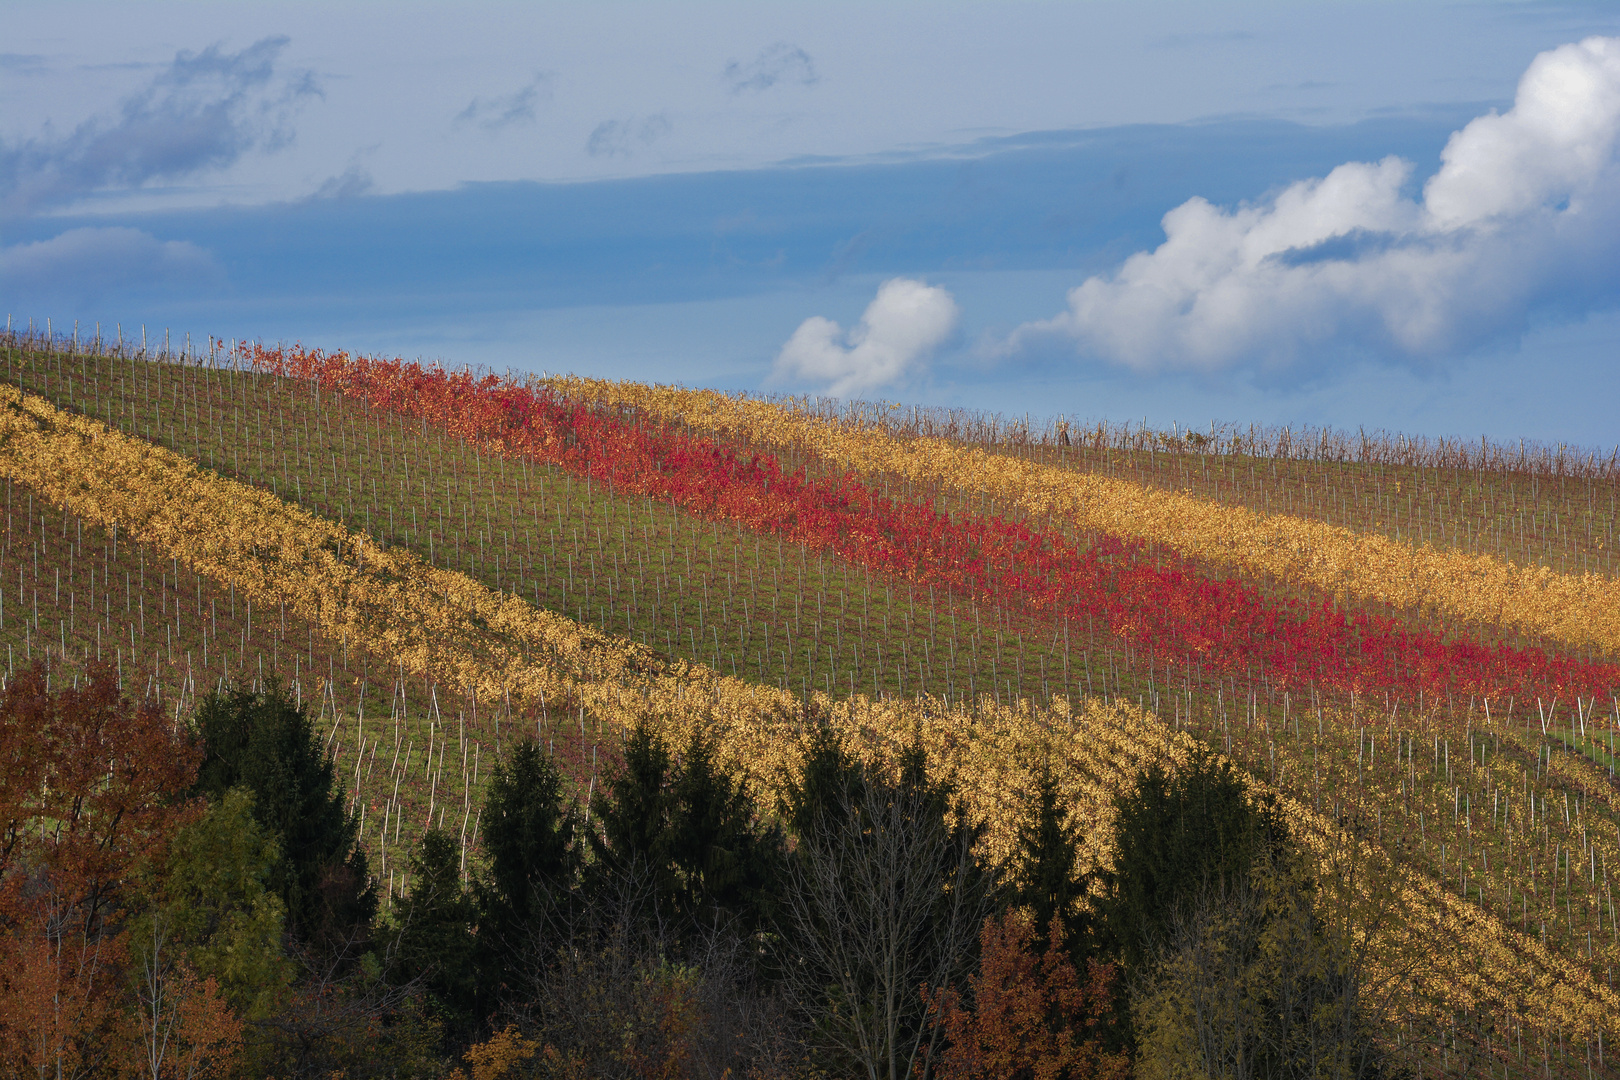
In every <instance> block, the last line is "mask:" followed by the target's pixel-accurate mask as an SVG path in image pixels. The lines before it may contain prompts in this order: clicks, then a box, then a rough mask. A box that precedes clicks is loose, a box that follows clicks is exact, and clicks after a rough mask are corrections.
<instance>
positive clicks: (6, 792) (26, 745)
mask: <svg viewBox="0 0 1620 1080" xmlns="http://www.w3.org/2000/svg"><path fill="white" fill-rule="evenodd" d="M197 760H198V755H197V751H196V749H195V748H194V747H193V746H192V745H191V743H190V740H189V739H188V738H187V737H186V736H185V735H184V734H183V733H181V732H178V731H176V730H175V729H174V727H173V725H172V724H171V723H170V722H169V721H168V720H166V719H165V718H164V716H163V715H162V713H161V712H159V711H158V710H157V709H155V708H141V709H137V708H135V707H134V706H132V705H131V704H130V703H129V702H128V701H126V700H124V699H123V698H122V697H121V696H120V695H119V693H118V687H117V681H116V678H115V676H114V674H113V673H112V671H111V670H110V669H108V668H107V667H106V666H101V667H100V668H99V669H98V670H96V671H95V672H94V673H93V674H92V676H91V677H90V679H89V681H88V682H87V683H86V684H84V685H82V686H80V687H77V688H72V687H69V688H62V689H58V690H56V691H54V692H52V691H51V690H50V689H49V688H48V683H47V676H46V674H45V672H44V670H43V668H41V667H39V666H38V665H36V666H35V667H34V668H33V669H31V670H29V671H25V672H21V673H19V674H18V675H17V676H16V677H15V678H13V679H12V680H11V682H10V685H9V686H7V687H6V689H5V691H4V693H3V694H0V1062H4V1063H6V1064H4V1065H3V1066H0V1075H6V1076H10V1075H19V1076H21V1075H34V1074H36V1073H41V1074H43V1073H44V1072H47V1071H48V1072H49V1073H50V1074H52V1075H55V1076H61V1077H71V1076H85V1075H103V1074H106V1073H107V1072H109V1071H111V1070H113V1069H115V1068H116V1067H117V1066H118V1064H120V1063H121V1059H126V1058H127V1056H128V1055H129V1054H130V1053H131V1051H132V1049H133V1044H136V1043H138V1040H139V1038H140V1036H139V1034H138V1031H139V1023H138V1021H137V1020H135V1018H134V1017H132V1016H131V1015H130V1011H129V1009H128V1008H127V1007H126V1006H127V1004H128V987H129V983H128V980H127V977H126V964H127V962H128V958H129V952H130V949H129V944H130V943H129V941H128V940H127V926H126V922H127V916H128V914H129V911H128V910H127V905H128V904H129V903H130V902H131V895H130V894H131V892H132V891H133V887H134V880H133V879H134V877H135V875H136V873H137V871H138V870H139V868H140V867H142V866H144V865H150V864H151V863H153V862H155V861H156V860H158V859H159V858H160V856H161V854H162V852H163V850H164V847H165V845H166V843H167V840H168V838H169V837H170V836H171V835H172V834H173V832H174V830H175V829H177V828H178V827H180V826H181V825H183V824H185V823H186V822H188V821H189V820H191V819H192V818H193V817H195V816H196V814H197V813H198V812H199V810H200V806H198V805H193V804H191V803H188V802H185V801H182V800H181V798H180V795H181V793H182V792H184V791H185V790H186V788H188V787H189V786H190V784H191V782H192V779H193V777H194V776H195V774H196V768H197Z"/></svg>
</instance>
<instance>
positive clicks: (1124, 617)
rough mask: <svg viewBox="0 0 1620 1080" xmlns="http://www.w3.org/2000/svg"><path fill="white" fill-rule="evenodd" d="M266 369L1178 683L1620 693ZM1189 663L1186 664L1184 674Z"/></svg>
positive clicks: (459, 401)
mask: <svg viewBox="0 0 1620 1080" xmlns="http://www.w3.org/2000/svg"><path fill="white" fill-rule="evenodd" d="M253 355H254V361H255V364H256V365H257V366H258V367H260V368H261V369H262V370H269V371H274V372H276V373H278V374H282V375H286V376H290V377H294V378H300V379H310V380H314V381H315V382H317V383H318V385H320V386H321V387H323V388H325V389H332V390H337V391H339V392H341V393H344V394H346V395H351V396H354V397H359V398H363V399H364V400H366V401H367V402H368V403H369V404H371V405H372V406H374V407H381V408H386V409H390V410H393V411H397V412H399V413H402V414H405V415H409V416H414V417H419V418H423V419H427V420H430V421H433V422H436V423H442V424H444V425H446V426H447V428H448V429H449V430H450V431H451V432H452V433H454V434H456V435H457V436H459V437H462V438H465V439H468V440H471V441H473V442H476V443H478V444H481V445H484V446H488V447H490V448H493V449H496V450H498V451H500V452H503V453H515V454H524V455H529V456H532V457H535V458H538V459H540V460H542V461H546V462H549V463H553V464H556V465H559V466H562V467H564V468H566V469H569V470H570V471H573V472H574V473H576V474H578V475H582V476H589V477H591V478H593V479H595V480H599V481H604V482H607V483H609V484H611V485H613V486H614V487H615V488H616V489H617V490H619V491H623V492H632V493H635V494H637V495H642V496H646V497H652V498H658V499H669V500H671V501H673V502H675V503H677V504H678V505H680V506H682V507H683V508H685V509H686V510H688V511H690V512H693V513H697V514H702V515H706V516H712V517H718V518H723V519H727V520H731V521H735V522H737V523H739V524H742V525H744V526H746V527H748V528H750V529H754V530H757V531H760V532H766V533H775V534H777V535H780V536H782V537H783V538H784V539H786V540H790V541H793V542H796V543H802V544H805V545H807V546H808V547H810V548H812V549H815V550H824V551H828V552H832V553H835V554H837V555H838V556H840V557H842V558H844V559H846V560H848V561H850V562H852V563H855V564H857V565H863V566H868V567H870V568H872V569H873V570H877V571H880V572H884V573H890V574H894V575H897V576H899V577H902V578H905V579H907V580H910V581H913V582H916V583H918V584H921V585H932V586H938V587H942V588H946V589H952V590H956V591H958V592H960V593H962V594H966V595H970V596H974V597H979V598H984V599H987V600H990V601H992V602H1000V603H1014V604H1021V605H1027V606H1028V607H1029V608H1030V609H1033V610H1034V611H1035V612H1037V613H1038V614H1040V615H1042V616H1044V617H1046V618H1049V619H1051V620H1054V621H1055V622H1056V623H1063V622H1065V621H1067V622H1068V623H1069V625H1070V627H1071V629H1074V630H1076V631H1078V630H1079V629H1081V628H1082V626H1083V627H1084V629H1086V630H1087V631H1088V632H1089V631H1092V630H1097V631H1101V632H1103V633H1104V635H1105V637H1106V636H1109V635H1112V636H1117V637H1118V638H1120V639H1122V640H1123V641H1124V642H1125V643H1127V644H1128V645H1129V646H1130V648H1131V649H1132V650H1133V652H1134V653H1135V654H1136V656H1137V657H1138V658H1145V659H1146V660H1147V661H1148V663H1149V664H1151V665H1152V667H1153V669H1154V670H1155V671H1161V672H1166V681H1167V682H1169V683H1171V684H1172V685H1173V684H1174V683H1176V682H1179V681H1181V679H1182V678H1183V677H1184V674H1185V677H1190V678H1192V679H1193V680H1194V681H1195V682H1196V681H1198V680H1199V678H1200V677H1201V676H1202V675H1203V674H1205V673H1209V674H1214V675H1233V676H1243V677H1244V678H1245V679H1247V680H1249V681H1251V682H1252V681H1253V680H1256V679H1258V678H1260V677H1262V676H1264V677H1265V678H1266V679H1267V680H1269V682H1270V683H1271V684H1272V685H1273V686H1275V687H1277V688H1279V689H1293V690H1294V691H1296V692H1300V691H1305V692H1309V691H1311V690H1320V691H1327V692H1341V693H1343V692H1356V693H1361V694H1367V693H1380V694H1387V695H1389V696H1391V697H1392V698H1396V699H1405V700H1407V701H1409V702H1413V701H1415V700H1416V699H1417V697H1418V695H1419V694H1420V693H1421V694H1424V695H1427V696H1428V697H1429V698H1430V699H1431V700H1432V699H1436V698H1440V697H1444V696H1446V695H1457V694H1461V695H1480V696H1484V697H1488V698H1501V697H1509V696H1514V697H1517V698H1519V699H1520V700H1522V701H1528V700H1531V699H1533V698H1535V697H1537V696H1541V697H1545V698H1549V699H1551V698H1554V697H1559V696H1562V697H1565V698H1566V699H1567V698H1568V697H1572V696H1578V697H1583V698H1584V697H1607V696H1609V695H1611V694H1613V693H1614V692H1615V691H1616V689H1617V688H1620V667H1617V666H1616V665H1613V664H1606V663H1596V662H1589V661H1584V660H1580V659H1577V658H1575V657H1572V656H1568V655H1559V654H1554V653H1548V652H1546V651H1544V650H1542V649H1538V648H1533V647H1531V648H1516V647H1513V646H1510V645H1507V644H1503V643H1495V642H1492V643H1481V642H1479V641H1475V640H1472V639H1470V638H1468V637H1466V636H1460V635H1447V634H1443V633H1439V632H1436V631H1434V630H1429V629H1412V628H1410V627H1408V626H1407V625H1405V624H1404V623H1402V622H1400V621H1398V620H1396V619H1393V618H1389V617H1386V616H1382V615H1377V614H1374V613H1371V612H1368V611H1365V610H1351V611H1346V610H1344V609H1341V608H1339V607H1336V606H1335V605H1334V603H1333V602H1332V601H1331V600H1329V599H1320V600H1316V601H1302V600H1295V599H1286V598H1282V599H1279V598H1274V597H1268V596H1266V595H1264V594H1263V593H1262V592H1261V591H1260V590H1259V589H1257V588H1255V587H1254V586H1252V585H1248V584H1245V583H1243V582H1240V581H1235V580H1230V579H1226V580H1222V579H1217V578H1214V577H1212V576H1210V575H1209V574H1208V573H1206V572H1204V571H1203V570H1202V569H1200V568H1198V567H1196V566H1195V565H1193V564H1192V563H1190V562H1189V561H1188V560H1186V559H1184V558H1182V557H1181V556H1180V555H1178V554H1177V553H1176V552H1174V551H1166V550H1154V549H1150V548H1148V547H1147V546H1146V545H1144V544H1143V543H1141V542H1139V541H1133V540H1124V539H1121V538H1118V537H1114V536H1108V535H1103V536H1098V537H1096V538H1094V539H1093V540H1092V541H1091V543H1090V545H1089V546H1086V547H1080V546H1077V545H1076V544H1075V543H1073V542H1072V541H1071V540H1070V539H1068V538H1067V537H1065V536H1062V535H1060V534H1058V533H1056V532H1052V531H1039V530H1035V529H1032V528H1030V526H1029V525H1028V524H1027V523H1024V522H1015V521H1007V520H1004V519H1002V518H999V517H995V516H990V517H982V516H971V515H958V516H954V517H953V516H952V515H950V514H948V513H945V512H942V511H940V510H939V509H936V508H935V506H933V505H931V504H925V503H919V502H910V501H904V500H899V499H892V498H889V497H887V496H885V495H882V494H880V493H879V492H877V491H876V490H874V489H873V488H871V487H869V486H867V485H866V484H864V483H863V482H861V480H859V479H858V478H856V477H855V476H853V475H846V476H843V477H842V478H838V479H830V478H826V479H810V478H808V477H806V475H805V474H804V471H803V470H799V471H796V472H794V473H791V474H788V473H785V472H784V471H783V469H782V467H781V464H780V462H779V461H778V460H777V459H776V458H775V457H774V456H773V455H771V454H768V453H754V452H745V451H741V450H738V449H736V448H733V447H730V446H726V445H722V444H719V443H716V442H714V441H712V440H709V439H705V438H701V437H697V436H693V435H691V434H688V433H685V432H683V431H680V430H677V429H676V428H673V427H669V426H663V425H652V424H648V423H646V422H645V421H644V419H643V418H642V417H639V416H637V415H634V414H630V413H625V412H620V411H619V410H609V409H602V408H599V407H596V406H594V405H592V404H591V403H588V402H583V401H579V400H574V399H570V398H566V397H563V396H561V395H559V394H557V393H555V392H553V391H551V390H549V389H546V388H538V389H537V388H532V387H528V386H523V385H519V384H516V383H513V382H510V381H505V380H501V379H498V378H496V377H495V376H493V375H490V376H485V377H483V378H475V377H473V376H472V375H471V374H470V373H467V372H446V371H444V370H442V369H439V368H426V367H423V366H422V365H420V364H406V363H403V362H401V361H397V360H396V361H379V360H369V359H363V358H353V357H350V356H348V355H347V354H345V353H333V354H326V353H322V352H319V351H315V352H306V351H303V350H301V349H294V350H275V351H266V350H258V349H255V350H254V354H253ZM1189 668H1190V669H1192V670H1191V671H1187V670H1186V669H1189Z"/></svg>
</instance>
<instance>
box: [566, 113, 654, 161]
mask: <svg viewBox="0 0 1620 1080" xmlns="http://www.w3.org/2000/svg"><path fill="white" fill-rule="evenodd" d="M670 130H671V125H670V122H669V118H668V117H667V116H664V115H663V114H662V113H659V114H658V115H656V116H643V117H639V118H637V117H632V118H630V119H629V120H604V121H602V122H601V123H600V124H597V125H596V127H595V128H593V129H592V130H591V136H590V138H589V139H586V140H585V152H586V153H587V154H589V155H591V157H629V156H630V155H632V154H634V153H635V152H636V151H638V150H642V149H645V148H646V147H649V146H651V145H652V144H653V143H655V142H657V141H658V140H659V139H662V138H663V137H664V136H666V135H668V134H669V133H670Z"/></svg>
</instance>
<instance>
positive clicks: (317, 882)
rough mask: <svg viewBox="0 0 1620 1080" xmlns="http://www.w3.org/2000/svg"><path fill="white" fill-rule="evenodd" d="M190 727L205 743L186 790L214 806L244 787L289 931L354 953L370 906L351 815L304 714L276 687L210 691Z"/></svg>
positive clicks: (371, 894)
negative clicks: (273, 862)
mask: <svg viewBox="0 0 1620 1080" xmlns="http://www.w3.org/2000/svg"><path fill="white" fill-rule="evenodd" d="M195 724H196V727H197V731H198V734H200V735H201V737H202V739H203V742H204V744H205V746H206V751H207V753H206V757H205V758H204V760H203V764H202V767H201V768H200V769H199V770H198V774H197V784H196V788H195V792H196V793H197V794H201V795H206V796H207V797H208V799H209V801H210V802H218V801H219V800H220V799H222V798H223V797H224V795H225V793H226V792H227V791H229V790H230V789H231V788H235V787H243V788H246V789H248V790H249V791H251V792H252V793H253V816H254V818H255V820H257V821H258V822H259V824H260V825H261V826H262V827H263V828H264V829H265V830H267V832H269V834H270V836H271V838H272V839H274V840H275V842H276V844H277V846H278V848H279V849H280V851H281V864H280V866H279V867H278V868H277V872H276V874H275V877H274V881H273V885H274V887H275V889H276V891H277V892H278V893H279V895H280V896H281V899H282V902H283V905H284V907H285V911H286V917H287V927H288V930H289V931H290V932H291V933H292V935H293V936H294V937H295V938H296V939H298V940H300V941H302V942H304V943H306V944H310V945H314V946H316V947H318V948H320V949H322V950H323V951H326V952H329V953H334V954H335V953H340V952H347V951H353V950H354V948H355V946H357V945H358V944H359V943H360V942H362V941H363V940H364V939H365V937H366V935H367V932H368V929H369V926H370V923H371V919H372V917H373V916H374V915H375V913H376V909H377V894H376V888H375V886H374V885H373V884H372V883H371V881H370V876H369V874H368V872H367V867H366V855H365V852H364V851H363V850H362V849H361V848H360V847H358V846H357V845H356V843H355V840H356V838H357V836H358V834H359V829H360V823H359V816H358V814H356V813H352V812H350V811H349V810H348V809H347V808H346V807H345V806H344V799H343V791H342V788H341V787H340V786H339V785H338V783H337V778H336V775H335V772H334V769H333V764H332V758H331V756H330V755H329V754H327V753H326V751H325V749H324V748H323V747H322V745H321V742H320V738H319V736H317V735H316V734H315V732H314V729H313V727H312V725H311V723H310V720H309V715H308V714H307V713H306V712H305V711H304V710H303V709H302V708H301V707H299V706H298V705H297V704H296V703H295V702H294V701H293V700H292V698H291V697H290V696H289V695H288V694H287V693H286V692H284V691H283V690H282V689H281V688H280V687H279V686H278V685H277V684H275V683H274V682H272V683H271V684H270V685H268V686H267V687H265V689H264V690H263V691H262V692H254V691H251V690H230V691H227V692H225V693H216V694H211V695H209V696H208V698H206V699H205V700H204V701H203V702H202V704H201V705H200V706H199V707H198V709H197V715H196V720H195Z"/></svg>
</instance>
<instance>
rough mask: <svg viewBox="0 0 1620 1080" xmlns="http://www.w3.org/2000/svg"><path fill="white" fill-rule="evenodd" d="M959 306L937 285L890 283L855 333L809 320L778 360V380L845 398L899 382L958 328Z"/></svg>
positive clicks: (880, 291) (906, 280)
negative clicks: (821, 387) (813, 385)
mask: <svg viewBox="0 0 1620 1080" xmlns="http://www.w3.org/2000/svg"><path fill="white" fill-rule="evenodd" d="M956 319H957V309H956V301H955V300H953V299H952V298H951V294H950V293H948V292H946V291H945V290H944V289H942V288H940V287H939V286H937V285H925V284H923V283H922V282H920V281H913V280H911V279H909V278H892V279H891V280H889V281H885V282H884V283H883V284H882V285H881V286H880V287H879V288H878V291H877V296H876V297H875V298H874V299H873V300H872V302H871V303H870V304H868V305H867V308H866V312H865V313H864V314H863V315H862V316H861V321H860V323H858V324H857V325H856V326H854V327H852V328H851V329H850V331H849V333H847V334H846V333H844V331H843V329H842V328H841V327H840V326H839V325H838V324H837V323H835V322H833V321H832V320H831V319H825V318H822V317H821V316H819V315H816V316H813V317H811V318H808V319H806V320H804V322H803V323H801V324H800V326H799V328H798V329H797V330H795V331H794V332H793V336H792V337H791V338H789V339H788V343H787V344H786V345H784V346H782V351H781V353H779V354H778V355H777V357H776V369H775V375H776V377H777V378H783V379H794V380H798V381H806V382H825V383H826V384H827V385H826V387H825V391H826V393H828V394H831V395H833V396H834V397H845V396H848V395H850V394H858V393H862V392H864V391H868V390H875V389H877V388H878V387H880V386H886V385H888V384H890V383H893V382H896V381H898V380H899V379H901V378H902V377H904V376H905V375H906V374H908V373H909V372H910V371H911V370H912V369H913V368H914V367H915V365H916V364H918V363H919V362H920V361H922V360H925V359H927V358H928V356H929V354H931V353H932V352H933V351H934V350H935V349H937V348H939V347H940V346H941V345H942V344H944V343H945V341H946V340H947V339H949V338H950V336H951V334H952V333H953V332H954V331H955V329H956Z"/></svg>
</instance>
